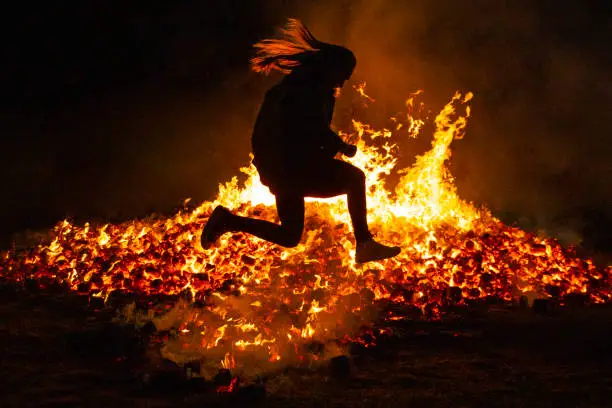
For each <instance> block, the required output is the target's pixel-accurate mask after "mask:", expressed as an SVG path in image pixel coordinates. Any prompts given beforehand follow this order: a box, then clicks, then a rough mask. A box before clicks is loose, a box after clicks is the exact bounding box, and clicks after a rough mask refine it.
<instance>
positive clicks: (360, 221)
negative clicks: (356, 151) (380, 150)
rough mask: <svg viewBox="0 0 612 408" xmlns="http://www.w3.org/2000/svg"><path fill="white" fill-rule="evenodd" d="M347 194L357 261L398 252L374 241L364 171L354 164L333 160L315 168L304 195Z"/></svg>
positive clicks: (365, 260)
mask: <svg viewBox="0 0 612 408" xmlns="http://www.w3.org/2000/svg"><path fill="white" fill-rule="evenodd" d="M341 194H346V195H347V203H348V209H349V214H350V215H351V222H352V224H353V231H354V234H355V241H357V248H356V251H355V260H356V261H357V263H363V262H370V261H379V260H383V259H387V258H392V257H394V256H396V255H398V254H399V253H400V251H401V250H400V248H399V247H393V246H386V245H383V244H380V243H378V242H376V241H375V240H374V239H373V237H372V234H371V233H370V230H369V228H368V221H367V205H366V185H365V175H364V173H363V171H361V170H360V169H358V168H357V167H355V166H353V165H351V164H349V163H346V162H343V161H340V160H334V161H333V162H331V163H323V164H321V165H320V166H319V167H317V171H316V172H314V176H313V177H312V178H310V181H309V182H308V184H307V189H306V191H305V195H306V196H307V197H331V196H336V195H341Z"/></svg>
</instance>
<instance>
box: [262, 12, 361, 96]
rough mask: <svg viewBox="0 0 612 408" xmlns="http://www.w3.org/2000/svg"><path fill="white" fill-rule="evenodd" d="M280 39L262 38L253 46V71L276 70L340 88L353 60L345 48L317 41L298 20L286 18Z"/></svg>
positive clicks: (301, 78)
mask: <svg viewBox="0 0 612 408" xmlns="http://www.w3.org/2000/svg"><path fill="white" fill-rule="evenodd" d="M281 34H282V38H279V39H266V40H262V41H260V42H258V43H257V44H255V45H254V47H255V49H257V53H256V55H255V57H253V58H252V59H251V67H252V69H253V71H255V72H260V73H263V74H266V75H267V74H269V73H271V72H272V71H279V72H281V73H283V74H287V75H289V76H292V77H295V78H298V79H300V80H305V81H313V82H314V81H316V82H318V83H319V84H320V85H323V86H325V87H329V88H336V87H341V86H342V85H344V82H345V81H346V80H348V79H349V78H350V77H351V75H352V74H353V70H354V69H355V65H356V64H357V60H356V58H355V55H354V54H353V53H352V52H351V51H350V50H349V49H347V48H345V47H342V46H339V45H333V44H328V43H324V42H321V41H319V40H317V39H316V38H315V37H314V36H313V35H312V33H311V32H310V30H308V28H306V26H304V24H302V22H300V21H299V20H296V19H289V20H288V22H287V25H286V26H285V28H283V29H282V30H281Z"/></svg>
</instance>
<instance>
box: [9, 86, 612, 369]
mask: <svg viewBox="0 0 612 408" xmlns="http://www.w3.org/2000/svg"><path fill="white" fill-rule="evenodd" d="M356 90H357V92H358V93H359V94H360V95H362V96H364V97H365V98H366V99H367V100H368V101H369V102H374V99H372V98H370V97H368V96H367V94H365V85H363V86H358V87H357V88H356ZM421 93H422V92H421V91H418V92H416V93H414V94H412V95H410V97H409V98H408V99H407V101H406V108H407V112H405V113H403V114H401V115H397V116H395V117H394V118H392V123H393V124H394V126H393V128H394V129H392V130H389V129H374V128H373V127H371V126H370V125H368V124H366V123H361V122H359V121H357V120H354V121H353V124H352V129H349V130H346V131H344V132H342V134H343V135H344V137H347V138H349V139H350V140H356V141H357V142H356V143H357V145H358V147H359V152H358V153H357V155H356V156H355V157H353V158H351V159H349V160H348V161H349V162H351V163H352V164H354V165H355V166H357V167H359V168H361V169H363V170H364V172H365V173H366V176H367V177H366V178H367V180H366V182H367V186H368V197H367V199H368V209H369V211H368V217H369V222H370V224H371V226H372V230H373V232H374V233H375V235H376V236H377V237H378V238H379V239H381V240H382V241H385V242H388V243H392V244H395V245H399V246H401V247H402V253H401V254H400V255H399V256H398V257H396V258H394V259H389V260H386V261H383V262H375V263H371V264H368V265H366V266H359V265H356V264H355V263H354V261H353V251H354V249H355V244H354V241H353V238H352V235H351V231H350V219H349V215H348V213H347V210H346V199H345V197H335V198H331V199H325V200H322V199H307V209H306V212H307V214H306V216H307V221H306V225H307V226H308V227H307V231H306V232H305V233H304V237H303V240H302V243H301V244H300V245H298V246H297V247H295V248H290V249H283V248H281V247H278V246H275V245H273V244H270V243H268V242H264V241H262V240H259V239H258V238H255V237H252V236H248V235H245V234H233V235H232V234H228V235H225V236H223V237H222V238H221V239H220V240H219V242H218V244H217V245H216V246H215V247H214V248H212V249H208V250H202V248H200V247H199V243H198V241H199V233H200V231H201V229H202V227H203V225H204V224H205V222H206V221H207V218H208V216H209V215H210V213H211V211H212V209H213V208H214V207H215V206H216V205H220V204H221V205H225V206H227V207H230V208H232V209H233V211H235V212H236V213H238V214H241V215H248V216H255V217H260V218H264V219H268V220H272V221H274V220H277V216H276V213H275V208H274V196H273V195H272V194H271V193H270V191H269V190H268V189H267V188H266V187H265V186H264V185H263V184H262V183H261V181H260V179H259V176H258V174H257V171H256V169H255V168H254V167H253V166H252V165H250V166H248V167H245V168H243V169H242V172H243V173H245V174H246V175H247V180H246V182H244V184H243V185H240V184H239V183H238V179H237V178H233V179H232V180H231V181H229V182H227V183H225V184H222V185H220V186H219V192H218V195H217V198H216V199H215V200H214V201H211V202H204V203H202V204H201V205H199V206H198V207H196V208H195V209H187V208H185V209H183V210H181V211H178V212H177V213H176V214H174V215H173V216H171V217H168V218H163V217H161V218H160V217H157V218H156V217H151V218H147V219H142V220H133V221H129V222H126V223H123V224H106V225H102V226H93V225H90V224H85V225H83V226H78V225H75V224H73V223H71V222H69V221H67V220H65V221H62V222H60V223H58V224H57V225H56V227H55V229H54V237H53V239H52V240H51V241H50V242H49V243H48V244H46V245H39V246H37V247H35V248H31V249H30V250H27V251H24V252H18V251H15V250H13V251H8V252H5V253H3V254H2V257H1V259H0V275H2V276H5V277H10V278H12V279H15V280H23V279H26V278H35V279H38V280H39V281H40V282H45V281H49V280H51V281H56V282H57V281H59V282H61V283H63V284H65V285H67V286H68V287H70V288H71V289H73V290H78V291H79V292H81V293H83V292H87V293H90V294H91V295H93V296H99V297H103V298H105V299H107V300H108V299H110V298H111V296H112V295H113V293H115V292H119V291H123V292H131V293H138V294H139V296H160V295H168V296H171V295H180V296H181V297H182V298H185V299H190V300H191V301H193V302H192V303H191V304H187V305H185V304H182V303H180V304H179V303H177V304H176V305H175V307H174V308H172V310H167V309H163V310H161V311H157V310H156V311H155V315H156V316H157V317H156V318H154V322H155V324H156V327H157V328H158V329H159V330H162V329H164V328H167V327H177V328H178V329H179V330H180V333H181V335H180V336H176V337H175V338H169V339H167V340H166V343H165V346H164V349H163V350H162V352H163V353H164V354H165V356H166V357H167V358H171V359H173V360H175V361H177V362H179V363H180V362H185V361H188V360H192V359H198V358H203V357H206V358H209V359H210V360H214V361H217V362H218V361H221V367H223V368H227V369H230V368H231V369H236V368H242V369H245V367H246V365H247V364H248V362H249V361H250V362H253V361H255V362H256V364H254V365H255V366H257V367H258V369H262V367H264V363H265V364H269V365H270V366H272V367H275V366H276V365H277V364H279V363H283V362H285V363H290V362H292V361H303V354H304V351H303V347H302V346H305V345H308V344H312V342H313V341H314V342H316V341H318V342H322V343H326V345H329V344H330V343H329V342H330V341H333V340H334V339H335V340H336V341H340V342H343V341H355V342H360V343H362V344H364V345H368V344H370V343H368V341H366V340H365V338H362V337H359V335H358V333H357V329H358V328H359V327H361V326H363V325H368V324H370V323H371V322H372V321H373V320H374V319H375V318H376V315H377V313H379V312H380V311H381V310H385V309H384V305H385V304H395V305H401V306H402V307H403V308H404V309H403V310H407V309H408V308H410V307H412V308H415V309H416V310H420V311H421V312H422V313H425V314H426V315H427V316H430V317H435V316H436V315H437V314H438V313H440V312H441V311H442V310H443V307H444V305H445V304H447V302H448V298H449V293H450V292H453V293H455V295H454V296H455V298H456V299H455V300H454V301H455V302H457V303H459V304H461V303H465V302H467V301H470V300H475V299H481V298H485V297H496V298H499V299H502V300H505V301H514V300H517V299H518V298H519V297H521V295H523V294H533V293H536V294H537V295H538V296H549V294H550V293H555V291H556V293H557V295H559V296H561V297H565V296H568V295H571V294H582V295H586V297H587V298H588V300H589V301H590V302H592V303H601V302H606V301H609V300H610V293H611V292H610V290H609V283H610V279H609V275H610V274H609V272H610V268H606V269H601V268H597V267H596V266H595V265H594V264H593V262H592V261H591V260H589V259H581V258H579V257H577V256H576V254H575V252H574V251H573V250H572V249H571V248H570V249H564V248H562V247H561V246H560V245H559V243H558V242H557V241H555V240H552V239H544V238H539V237H537V236H535V235H534V234H531V233H527V232H525V231H522V230H520V229H517V228H515V227H511V226H507V225H504V224H503V223H501V222H500V221H499V220H498V219H496V218H495V217H494V216H493V215H492V214H491V213H490V212H489V211H488V210H487V209H486V208H476V207H475V206H474V205H472V204H471V203H468V202H466V201H464V200H462V199H461V198H460V197H459V196H458V194H457V190H456V187H455V184H454V180H453V176H452V174H451V173H450V172H449V170H448V167H447V165H448V161H449V159H450V158H451V149H450V145H451V143H452V142H453V141H454V140H458V139H461V138H463V137H464V133H465V130H466V126H467V121H468V118H469V117H470V114H471V111H470V107H469V102H470V100H471V99H472V96H473V95H472V94H471V93H466V94H462V93H456V94H455V95H453V96H452V98H451V100H450V101H449V102H448V104H446V105H445V106H444V108H443V109H442V110H441V111H440V112H439V113H438V114H437V115H436V116H435V118H434V119H433V125H434V127H435V131H434V134H433V138H432V142H431V149H430V150H429V151H427V152H426V153H424V154H423V155H421V156H418V157H417V158H416V160H415V163H414V165H413V166H412V167H409V168H404V169H397V168H396V165H397V159H396V157H397V153H398V149H399V148H398V146H397V144H396V141H397V140H399V138H401V137H406V138H408V139H410V138H414V137H417V136H418V135H419V133H420V132H421V130H422V129H423V125H424V124H425V122H426V121H428V120H429V119H428V118H427V117H426V113H425V110H424V108H423V105H422V104H421V103H418V102H417V99H418V97H419V95H420V94H421ZM391 173H398V174H400V175H401V177H400V179H399V182H398V184H397V186H396V187H395V189H394V190H390V189H388V188H387V187H386V185H385V180H386V178H387V176H389V175H390V174H391ZM187 203H188V201H186V202H185V205H187ZM553 289H554V290H553ZM385 313H387V314H383V316H382V317H383V318H386V319H389V320H398V319H401V318H402V315H401V313H400V314H398V313H395V312H394V313H391V312H385ZM147 316H148V317H147V318H148V319H149V320H151V311H148V315H147ZM326 347H327V346H326Z"/></svg>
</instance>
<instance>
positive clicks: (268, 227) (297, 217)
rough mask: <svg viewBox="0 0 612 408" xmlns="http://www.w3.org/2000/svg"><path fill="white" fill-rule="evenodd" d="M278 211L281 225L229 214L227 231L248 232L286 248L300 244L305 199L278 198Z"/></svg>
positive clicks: (226, 222)
mask: <svg viewBox="0 0 612 408" xmlns="http://www.w3.org/2000/svg"><path fill="white" fill-rule="evenodd" d="M276 209H277V211H278V216H279V218H280V222H281V223H280V225H279V224H274V223H272V222H269V221H265V220H260V219H256V218H248V217H241V216H238V215H232V214H229V213H228V214H227V216H226V221H225V224H226V227H225V230H226V231H228V232H229V231H231V232H246V233H248V234H251V235H255V236H256V237H259V238H261V239H264V240H266V241H269V242H273V243H275V244H277V245H281V246H284V247H294V246H296V245H297V244H299V243H300V239H301V237H302V231H303V229H304V197H300V196H295V195H290V196H282V195H277V196H276Z"/></svg>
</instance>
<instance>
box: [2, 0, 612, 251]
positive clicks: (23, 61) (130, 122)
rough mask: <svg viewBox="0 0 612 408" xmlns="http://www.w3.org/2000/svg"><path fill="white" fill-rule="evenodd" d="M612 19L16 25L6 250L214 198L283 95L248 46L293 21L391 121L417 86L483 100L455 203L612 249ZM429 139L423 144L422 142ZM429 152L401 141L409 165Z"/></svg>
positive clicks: (217, 14)
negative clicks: (20, 242)
mask: <svg viewBox="0 0 612 408" xmlns="http://www.w3.org/2000/svg"><path fill="white" fill-rule="evenodd" d="M609 8H610V7H609V6H608V5H607V4H606V2H604V1H598V2H595V1H573V2H558V1H526V0H524V1H523V0H517V1H512V2H502V1H485V0H469V1H461V2H457V1H451V0H447V1H439V0H437V1H425V0H421V1H401V2H400V1H392V0H389V1H382V0H372V1H367V0H362V1H281V0H267V1H263V0H252V1H238V0H223V1H222V0H208V1H200V2H185V1H174V2H151V1H149V2H144V1H130V2H119V1H104V2H103V1H88V2H79V3H77V2H62V4H61V5H57V4H46V5H39V4H38V3H36V2H20V3H13V4H12V5H11V6H10V8H8V7H7V8H6V9H5V10H4V11H3V13H2V24H1V26H2V36H1V40H0V41H1V42H2V53H3V56H2V64H1V66H2V68H1V84H0V86H1V87H0V89H2V94H1V95H2V113H1V116H0V118H1V122H0V123H1V128H0V132H1V135H2V141H1V145H0V149H1V156H0V159H1V164H0V171H1V172H2V175H3V177H2V179H3V182H2V190H1V191H2V192H3V194H2V200H1V208H0V237H1V242H2V246H7V245H8V243H9V242H10V237H11V235H12V234H13V233H15V232H17V231H22V230H24V229H28V228H31V229H40V228H48V227H50V226H52V225H53V224H54V223H55V222H56V221H58V220H60V219H62V218H64V217H67V216H69V217H74V218H75V219H76V220H77V221H85V220H88V219H102V220H104V219H108V220H122V219H128V218H130V217H137V216H145V215H147V214H148V213H150V212H153V211H156V212H168V211H171V209H172V208H173V207H176V206H179V205H180V203H181V202H182V200H183V199H185V198H187V197H192V198H193V199H194V200H195V201H201V200H204V199H210V198H212V197H213V196H214V194H215V192H216V188H217V184H218V183H219V182H223V181H226V180H228V179H229V178H230V177H231V176H233V175H235V174H237V172H238V168H239V167H240V166H242V165H244V164H246V163H247V162H248V153H249V150H250V149H249V148H250V146H249V137H250V129H251V127H252V125H253V121H254V118H255V115H256V113H257V108H258V104H259V103H260V101H261V98H262V96H263V93H264V92H265V89H266V87H268V86H269V85H270V84H271V83H272V82H273V81H274V80H275V79H277V78H263V77H261V76H258V75H256V74H253V73H250V72H249V67H248V59H249V57H250V55H251V45H252V44H253V43H254V42H256V41H257V40H259V39H261V38H262V37H265V36H268V35H270V34H272V33H273V30H274V27H275V26H278V25H280V24H282V23H283V22H284V19H285V18H286V17H298V18H301V19H303V20H304V22H305V23H307V24H308V25H309V26H310V28H311V29H312V30H313V32H314V33H315V35H317V36H318V37H319V38H320V39H322V40H324V41H330V42H337V43H342V44H345V45H347V46H349V47H350V48H351V49H353V51H354V52H355V54H356V55H357V59H358V67H357V70H356V72H355V78H356V79H358V80H366V81H367V82H368V89H369V93H370V94H371V95H372V96H374V97H375V98H376V99H377V102H376V104H375V106H374V107H373V108H372V109H373V110H374V111H375V113H374V115H379V116H380V117H386V116H388V115H389V114H391V113H393V112H395V111H397V110H399V109H401V107H402V103H403V100H404V99H405V97H406V96H407V95H408V93H409V92H412V91H414V90H416V89H423V90H425V102H426V103H427V104H428V106H429V107H430V108H431V109H432V110H434V111H435V110H437V109H439V108H440V107H441V106H442V105H443V104H444V103H445V102H446V101H447V100H448V99H449V98H450V96H451V95H452V94H453V93H454V91H455V90H457V89H459V90H471V91H473V92H474V93H475V98H474V102H473V118H472V120H471V122H470V127H469V130H468V134H467V136H466V138H465V139H464V140H462V141H460V142H457V144H456V145H455V146H454V157H453V172H454V174H455V176H456V178H457V180H456V181H457V185H458V188H459V193H460V195H461V196H462V197H464V198H466V199H467V200H470V201H474V202H475V203H476V204H477V205H485V206H487V207H489V208H491V209H492V210H493V211H494V212H495V213H496V214H497V215H499V216H500V217H502V218H503V219H505V220H507V221H509V222H518V223H519V224H520V225H522V226H524V227H526V228H530V229H534V230H545V231H546V232H548V233H550V234H553V235H557V236H560V237H562V238H565V239H567V240H569V241H574V242H579V241H581V240H582V241H583V243H585V244H586V245H589V246H591V247H596V248H599V249H604V250H605V249H607V248H608V246H609V245H610V244H609V242H610V238H611V236H612V234H611V233H610V227H611V226H612V222H610V220H611V218H612V206H611V205H610V203H611V202H612V190H611V189H610V188H609V184H610V180H611V179H612V174H611V173H612V164H611V163H610V160H609V157H610V153H612V146H611V144H612V142H610V136H611V129H612V125H611V124H610V112H611V107H612V98H611V96H612V79H611V77H610V67H611V65H610V62H611V58H610V52H609V43H610V40H611V39H612V36H611V35H610V34H611V32H612V29H611V27H610V26H611V25H610V23H609V21H610V12H609V11H608V9H609ZM424 136H427V135H424ZM427 143H428V140H424V141H421V142H414V143H413V142H410V143H408V142H405V143H402V144H401V146H402V157H403V160H405V161H407V162H410V161H411V160H412V158H413V157H414V155H415V154H418V153H420V152H422V151H423V150H424V149H426V147H427Z"/></svg>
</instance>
